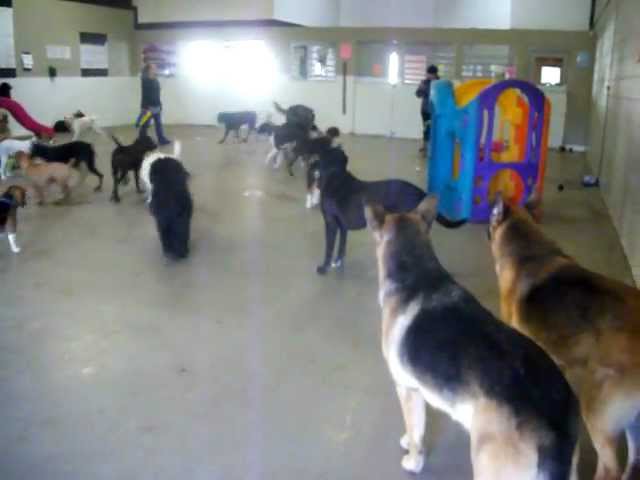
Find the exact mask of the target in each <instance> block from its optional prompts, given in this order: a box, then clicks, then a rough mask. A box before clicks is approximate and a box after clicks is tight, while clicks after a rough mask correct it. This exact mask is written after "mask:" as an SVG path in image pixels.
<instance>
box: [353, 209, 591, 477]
mask: <svg viewBox="0 0 640 480" xmlns="http://www.w3.org/2000/svg"><path fill="white" fill-rule="evenodd" d="M366 215H367V222H368V224H369V226H370V228H371V229H372V230H373V234H374V237H375V240H376V254H377V260H378V279H379V303H380V306H381V308H382V350H383V353H384V356H385V359H386V361H387V364H388V367H389V370H390V373H391V376H392V378H393V381H394V383H395V386H396V390H397V392H398V396H399V399H400V405H401V409H402V413H403V416H404V421H405V426H406V432H407V433H406V435H405V436H404V437H403V438H402V439H401V441H400V444H401V445H402V447H403V448H405V449H406V450H408V453H407V455H406V456H405V457H404V458H403V459H402V466H403V467H404V468H405V469H406V470H409V471H411V472H418V471H420V470H421V469H422V466H423V463H424V453H423V437H424V431H425V420H426V410H425V407H426V403H429V404H430V405H431V406H433V407H435V408H437V409H439V410H442V411H444V412H445V413H447V414H449V416H450V417H451V418H452V419H454V420H456V421H458V422H460V423H461V424H462V425H463V426H464V427H465V428H466V429H467V430H468V431H469V433H470V435H471V461H472V465H473V477H474V479H476V480H561V479H562V480H568V479H570V478H571V479H573V478H576V477H575V475H576V463H577V462H576V460H577V448H576V442H577V437H578V425H579V415H580V412H579V407H578V401H577V399H576V397H575V395H574V394H573V392H572V390H571V387H570V386H569V384H568V383H567V381H566V380H565V378H564V376H563V375H562V372H561V371H560V369H559V368H558V367H557V366H556V365H555V363H553V360H552V359H551V358H550V357H549V356H548V355H547V354H546V353H545V352H544V350H543V349H542V348H540V347H539V346H538V345H536V344H535V342H533V341H532V340H530V339H529V338H527V337H526V336H524V335H522V334H520V333H518V331H516V330H515V329H513V328H511V327H509V326H507V325H505V324H504V323H503V322H501V321H500V320H498V319H497V318H495V317H494V316H493V315H492V314H491V313H490V312H489V311H488V310H487V309H485V308H484V307H483V306H482V305H481V304H480V303H479V302H478V301H477V300H476V299H475V298H474V297H473V296H472V295H471V294H470V293H469V292H468V291H467V290H465V289H464V288H462V287H461V286H460V285H459V284H458V283H456V281H455V280H454V279H453V278H452V277H451V275H450V274H449V273H448V272H447V271H446V270H445V269H444V268H443V267H442V265H441V264H440V262H439V261H438V258H437V257H436V255H435V252H434V250H433V247H432V245H431V241H430V230H431V225H432V224H433V221H434V220H435V219H436V216H437V199H436V198H435V197H433V196H427V197H426V198H425V199H424V200H423V201H422V202H421V203H420V204H419V206H418V208H417V209H416V211H415V212H412V213H401V214H390V213H386V212H385V211H384V209H382V207H375V206H368V207H367V208H366Z"/></svg>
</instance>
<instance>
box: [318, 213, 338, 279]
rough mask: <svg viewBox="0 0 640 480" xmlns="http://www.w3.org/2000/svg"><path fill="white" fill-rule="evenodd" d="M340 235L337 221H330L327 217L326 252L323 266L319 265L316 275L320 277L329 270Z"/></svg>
mask: <svg viewBox="0 0 640 480" xmlns="http://www.w3.org/2000/svg"><path fill="white" fill-rule="evenodd" d="M337 234H338V224H337V223H336V221H335V219H333V218H331V219H328V218H326V217H325V220H324V241H325V251H324V261H323V262H322V265H318V267H317V268H316V273H317V274H319V275H324V274H325V273H327V271H328V270H329V267H330V266H331V257H332V256H333V250H334V249H335V245H336V235H337Z"/></svg>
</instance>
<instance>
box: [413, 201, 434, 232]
mask: <svg viewBox="0 0 640 480" xmlns="http://www.w3.org/2000/svg"><path fill="white" fill-rule="evenodd" d="M416 213H417V214H418V215H420V218H422V220H423V221H424V223H426V224H427V226H428V227H429V228H431V225H432V224H433V221H434V220H435V219H436V217H437V216H438V196H437V195H434V194H429V195H427V196H426V197H424V199H423V200H422V202H420V205H418V207H417V208H416Z"/></svg>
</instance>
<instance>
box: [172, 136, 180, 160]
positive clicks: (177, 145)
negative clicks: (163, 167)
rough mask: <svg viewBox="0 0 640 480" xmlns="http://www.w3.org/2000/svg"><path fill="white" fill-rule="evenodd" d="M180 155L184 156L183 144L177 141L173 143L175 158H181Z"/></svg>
mask: <svg viewBox="0 0 640 480" xmlns="http://www.w3.org/2000/svg"><path fill="white" fill-rule="evenodd" d="M180 155H182V142H181V141H180V140H176V141H175V142H173V158H180Z"/></svg>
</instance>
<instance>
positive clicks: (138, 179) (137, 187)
mask: <svg viewBox="0 0 640 480" xmlns="http://www.w3.org/2000/svg"><path fill="white" fill-rule="evenodd" d="M133 177H134V178H135V181H136V192H138V193H144V190H142V188H140V170H134V171H133Z"/></svg>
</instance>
